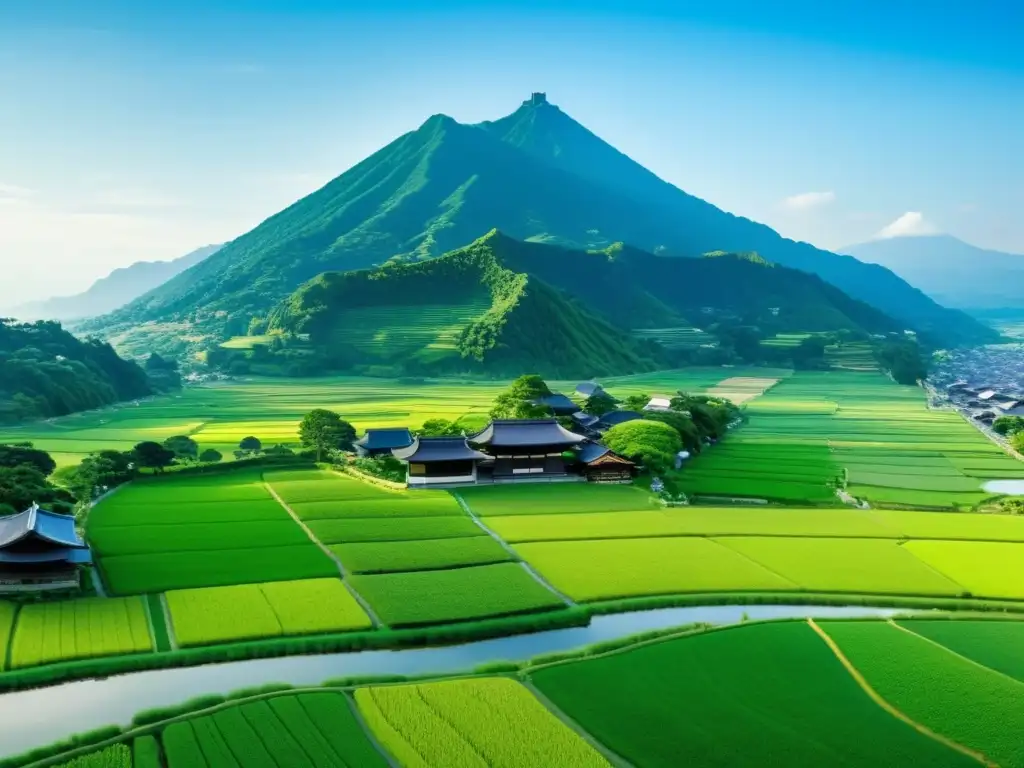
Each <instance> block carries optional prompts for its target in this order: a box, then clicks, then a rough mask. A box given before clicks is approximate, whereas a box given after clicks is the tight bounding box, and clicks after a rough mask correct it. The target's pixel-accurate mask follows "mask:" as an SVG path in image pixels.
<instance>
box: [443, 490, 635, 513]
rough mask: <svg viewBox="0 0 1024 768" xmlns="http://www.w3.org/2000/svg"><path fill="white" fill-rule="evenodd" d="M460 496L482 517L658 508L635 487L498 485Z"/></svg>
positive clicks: (463, 493) (464, 492) (465, 491)
mask: <svg viewBox="0 0 1024 768" xmlns="http://www.w3.org/2000/svg"><path fill="white" fill-rule="evenodd" d="M459 494H460V495H461V496H462V498H463V499H465V501H466V503H468V504H469V506H470V508H471V509H472V510H473V512H475V513H476V514H478V515H481V516H484V515H542V514H551V513H566V512H614V511H629V510H636V509H649V508H651V507H653V506H654V501H653V500H652V498H651V495H650V493H648V492H647V491H645V490H644V489H642V488H640V487H637V486H632V485H591V484H587V483H559V484H551V485H549V484H546V483H541V484H537V485H496V486H488V487H477V488H465V489H463V490H460V491H459Z"/></svg>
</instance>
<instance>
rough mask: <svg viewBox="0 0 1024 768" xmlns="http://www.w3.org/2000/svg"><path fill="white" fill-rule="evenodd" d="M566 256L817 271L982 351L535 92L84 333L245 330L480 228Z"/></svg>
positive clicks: (410, 153)
mask: <svg viewBox="0 0 1024 768" xmlns="http://www.w3.org/2000/svg"><path fill="white" fill-rule="evenodd" d="M495 228H497V229H500V230H501V231H502V232H504V233H505V234H507V235H509V236H511V237H514V238H516V239H519V240H527V241H536V242H547V243H554V244H558V245H563V246H568V247H574V248H583V249H586V248H605V247H607V246H608V245H609V244H611V243H613V242H619V241H621V242H625V243H628V244H629V245H631V246H634V247H636V248H639V249H642V250H644V251H648V252H650V253H655V254H659V255H667V256H699V255H701V254H703V253H706V252H709V251H732V252H747V251H756V252H758V253H759V254H760V255H761V256H763V257H764V258H765V259H767V260H769V261H771V262H774V263H778V264H781V265H785V266H789V267H795V268H797V269H802V270H805V271H808V272H815V273H817V274H818V275H820V276H821V277H822V278H824V279H825V280H827V281H828V282H830V283H832V284H833V285H835V286H837V287H839V288H841V289H842V290H843V291H845V292H846V293H848V294H849V295H850V296H852V297H854V298H857V299H861V300H862V301H865V302H867V303H869V304H871V305H873V306H874V307H876V308H878V309H880V310H882V311H883V312H885V313H887V314H889V315H891V316H893V317H895V318H898V319H899V320H900V322H901V323H903V324H905V327H908V328H914V329H916V330H918V331H923V332H931V333H933V334H934V335H935V336H937V337H940V338H941V339H942V340H943V341H944V342H946V343H956V342H959V341H967V342H973V341H979V340H987V339H990V338H993V337H994V333H993V332H992V331H991V329H989V328H986V327H985V326H983V325H981V324H980V323H978V322H977V321H976V320H974V319H973V318H970V317H968V316H967V315H964V314H962V313H960V312H957V311H953V310H947V309H945V308H943V307H941V306H939V305H938V304H936V303H935V302H934V301H932V300H931V299H929V298H928V297H927V296H925V295H924V294H922V293H921V292H920V291H918V290H916V289H915V288H913V287H911V286H910V285H908V284H907V283H906V282H904V281H903V280H901V279H900V278H898V277H897V276H896V275H894V274H893V273H892V272H890V271H888V270H886V269H884V268H882V267H879V266H874V265H866V264H863V263H861V262H859V261H857V260H856V259H854V258H852V257H849V256H840V255H837V254H834V253H829V252H827V251H822V250H819V249H817V248H814V247H813V246H811V245H808V244H806V243H797V242H794V241H792V240H787V239H785V238H783V237H781V236H780V235H779V234H778V233H776V232H775V231H773V230H772V229H770V228H768V227H766V226H764V225H762V224H758V223H756V222H753V221H750V220H748V219H744V218H740V217H737V216H733V215H732V214H729V213H726V212H724V211H722V210H720V209H718V208H716V207H715V206H713V205H711V204H709V203H706V202H704V201H703V200H700V199H698V198H696V197H693V196H691V195H688V194H686V193H685V192H683V191H681V190H679V189H677V188H676V187H673V186H672V185H670V184H668V183H667V182H665V181H662V180H661V179H659V178H658V177H657V176H655V175H654V174H653V173H651V172H650V171H648V170H646V169H645V168H643V167H642V166H640V165H638V164H637V163H635V162H634V161H632V160H630V159H629V158H628V157H626V156H625V155H623V154H622V153H620V152H619V151H618V150H616V149H615V148H614V147H611V146H610V145H608V144H606V143H605V142H604V141H602V140H601V139H599V138H598V137H597V136H595V135H594V134H592V133H591V132H590V131H588V130H587V129H586V128H584V127H583V126H582V125H580V124H579V123H577V122H576V121H575V120H573V119H572V118H570V117H569V116H568V115H566V114H565V113H563V112H562V111H561V110H559V109H558V108H557V107H555V106H553V105H551V104H550V103H548V102H547V100H546V99H545V98H544V96H543V94H535V95H534V96H533V97H532V98H531V99H529V100H527V101H526V102H524V103H523V105H522V106H521V107H520V108H519V109H518V110H516V112H514V113H513V114H512V115H510V116H508V117H506V118H503V119H501V120H498V121H495V122H489V123H483V124H481V125H463V124H460V123H457V122H456V121H455V120H453V119H452V118H450V117H447V116H445V115H435V116H434V117H431V118H430V119H429V120H427V121H426V122H425V123H424V124H423V125H422V126H420V128H419V129H417V130H415V131H413V132H411V133H407V134H405V135H404V136H402V137H400V138H398V139H396V140H395V141H393V142H392V143H391V144H389V145H387V146H386V147H384V148H383V149H381V150H380V151H378V152H376V153H375V154H373V155H372V156H370V157H369V158H367V159H366V160H364V161H362V162H361V163H359V164H358V165H356V166H355V167H353V168H351V169H350V170H348V171H346V172H345V173H343V174H342V175H341V176H339V177H338V178H336V179H334V180H333V181H331V182H329V183H328V184H327V185H325V186H324V187H323V188H321V189H319V190H317V191H316V192H313V193H312V194H310V195H308V196H307V197H305V198H303V199H302V200H299V201H298V202H296V203H295V204H293V205H291V206H290V207H288V208H287V209H285V210H283V211H281V212H280V213H277V214H275V215H274V216H272V217H270V218H269V219H267V220H266V221H264V222H263V223H262V224H260V225H259V226H258V227H256V228H255V229H254V230H252V231H251V232H248V233H246V234H244V235H242V236H241V237H239V238H237V239H236V240H234V241H232V242H231V243H228V244H227V245H226V246H225V247H224V248H223V249H222V250H221V251H219V252H218V253H217V254H215V255H214V256H212V257H211V258H209V259H207V260H206V261H205V262H203V263H202V264H200V265H198V266H196V267H194V268H193V269H190V270H188V271H187V272H184V273H183V274H181V275H178V276H177V277H176V278H174V279H172V280H170V281H169V282H167V283H166V284H165V285H162V286H160V287H159V288H157V289H156V290H153V291H151V292H150V293H149V294H147V295H145V296H143V297H142V298H140V299H139V300H137V301H135V302H133V303H132V304H131V305H129V306H128V307H125V308H124V309H122V310H119V311H118V312H116V313H114V314H112V315H110V316H108V317H106V318H102V319H100V320H99V321H96V322H94V323H91V324H90V328H91V329H93V330H99V331H105V332H108V333H111V332H114V331H124V330H125V329H128V330H129V331H130V330H131V329H134V328H138V327H139V325H140V324H142V323H146V322H148V321H165V320H184V319H186V318H195V317H196V316H197V310H199V313H198V314H199V316H200V317H202V318H205V319H203V320H201V322H202V323H204V324H205V326H206V329H207V330H208V331H210V332H211V333H214V334H224V333H225V331H226V330H231V331H234V332H236V333H237V332H244V329H245V328H247V327H248V324H249V321H250V319H252V318H253V317H258V316H262V315H264V314H265V313H266V312H267V311H268V310H269V308H270V307H272V306H273V305H274V304H275V303H276V302H277V301H279V300H280V299H282V298H283V297H285V296H287V295H288V294H290V293H291V292H292V291H293V290H295V288H296V287H297V286H298V285H300V284H302V283H304V282H305V281H307V280H309V279H311V278H313V277H315V276H316V275H318V274H320V273H321V272H324V271H328V270H350V269H359V268H364V267H369V266H373V265H376V264H381V263H383V262H385V261H387V260H389V259H391V258H392V257H398V258H400V259H403V260H419V259H424V258H430V257H435V256H439V255H441V254H442V253H445V252H447V251H449V250H452V249H454V248H458V247H460V246H462V245H464V244H465V243H467V242H470V241H472V240H473V239H475V238H478V237H480V236H481V235H483V234H484V233H486V232H488V231H490V230H491V229H495Z"/></svg>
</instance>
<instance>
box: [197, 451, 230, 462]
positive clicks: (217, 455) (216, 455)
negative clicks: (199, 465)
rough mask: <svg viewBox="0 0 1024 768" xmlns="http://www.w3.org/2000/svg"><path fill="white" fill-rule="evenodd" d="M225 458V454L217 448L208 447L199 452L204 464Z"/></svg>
mask: <svg viewBox="0 0 1024 768" xmlns="http://www.w3.org/2000/svg"><path fill="white" fill-rule="evenodd" d="M223 458H224V454H222V453H221V452H220V451H218V450H217V449H216V448H207V449H206V450H205V451H203V452H202V453H201V454H199V460H200V461H201V462H203V463H204V464H216V463H218V462H219V461H221V460H222V459H223Z"/></svg>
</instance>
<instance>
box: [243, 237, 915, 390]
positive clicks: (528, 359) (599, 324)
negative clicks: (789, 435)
mask: <svg viewBox="0 0 1024 768" xmlns="http://www.w3.org/2000/svg"><path fill="white" fill-rule="evenodd" d="M263 323H264V321H262V320H257V324H260V325H261V327H260V330H261V331H266V332H268V333H269V334H270V335H269V337H268V338H270V339H274V340H275V342H274V346H276V347H277V349H276V350H272V351H267V350H266V349H264V350H263V351H262V352H261V353H260V355H261V356H262V357H264V358H267V357H274V356H275V355H276V356H277V357H278V359H281V360H286V359H288V358H289V357H290V358H291V359H292V360H293V361H294V360H300V361H301V360H302V359H303V358H306V362H307V363H310V362H311V361H310V358H312V360H315V361H316V362H315V363H313V364H309V365H307V366H306V367H308V368H309V369H310V370H323V369H324V367H327V368H330V369H335V370H353V369H355V370H358V369H360V368H361V367H362V368H365V367H366V366H373V365H387V366H390V367H391V368H390V370H388V371H387V372H388V373H392V374H397V373H441V372H461V371H481V372H486V373H489V374H492V375H505V374H513V373H516V372H521V371H523V370H536V371H539V372H542V373H545V374H547V375H565V376H569V375H608V374H624V373H634V372H637V371H642V370H646V369H649V368H650V367H652V366H655V365H659V364H660V365H665V364H669V365H672V364H681V363H685V362H688V360H686V359H683V358H682V357H680V356H679V355H678V354H670V352H669V350H666V349H664V348H662V347H660V346H659V345H657V344H655V343H653V342H651V341H649V340H645V341H640V340H639V339H638V338H637V337H636V336H635V335H634V332H635V331H637V330H638V329H645V328H654V327H657V328H666V327H673V326H677V327H690V328H692V327H694V326H697V325H700V326H702V327H707V328H710V329H712V331H713V332H714V333H716V334H720V335H721V336H722V337H725V336H726V334H727V333H728V332H730V331H732V330H735V329H737V328H743V329H745V330H747V331H749V332H750V333H751V334H754V335H755V336H756V337H759V338H767V337H771V336H773V335H775V334H777V333H786V332H790V333H792V332H802V333H816V332H817V333H830V332H842V333H845V334H847V335H853V336H857V337H861V338H867V337H868V336H869V335H872V334H875V335H877V334H894V333H900V332H901V328H900V325H899V323H897V322H896V321H894V320H892V319H891V318H889V317H887V316H886V315H884V314H882V313H881V312H879V311H878V310H875V309H873V308H872V307H869V306H868V305H866V304H864V303H862V302H859V301H856V300H854V299H851V298H849V297H848V296H846V295H845V294H843V293H842V291H839V290H838V289H836V288H834V287H832V286H830V285H828V284H827V283H825V282H824V281H822V280H821V279H820V278H818V277H816V276H814V275H808V274H806V273H804V272H799V271H797V270H792V269H787V268H785V267H779V266H776V265H773V264H771V263H769V262H767V261H765V260H764V259H761V258H760V257H758V256H757V255H756V254H709V255H707V256H705V257H703V258H699V259H674V258H669V257H659V256H654V255H652V254H649V253H644V252H642V251H638V250H636V249H632V248H627V247H624V246H621V245H614V246H611V247H609V248H607V249H604V250H602V251H589V252H586V251H577V250H571V249H566V248H562V247H559V246H552V245H542V244H538V243H524V242H521V241H518V240H515V239H513V238H511V237H508V236H506V235H504V234H502V233H500V232H497V231H493V232H491V233H489V234H487V235H486V236H484V237H482V238H480V239H478V240H476V241H474V242H473V243H471V244H470V245H468V246H466V247H464V248H460V249H457V250H455V251H453V252H451V253H448V254H446V255H444V256H441V257H439V258H437V259H431V260H427V261H421V262H414V263H397V262H392V263H389V264H387V265H384V266H382V267H379V268H376V269H371V270H360V271H353V272H328V273H324V274H322V275H320V276H318V277H317V278H315V279H314V280H312V281H310V282H309V283H307V284H306V285H304V286H303V287H302V288H300V289H299V290H298V291H296V292H295V293H294V294H293V295H292V296H291V297H289V298H288V299H287V300H285V301H283V302H282V303H281V304H279V305H278V306H277V307H276V308H275V309H274V310H273V312H271V314H270V316H269V317H268V318H267V320H266V321H265V327H263ZM711 338H714V337H711ZM752 354H757V350H756V349H755V350H754V351H753V353H752ZM754 361H756V360H754ZM292 372H298V371H292Z"/></svg>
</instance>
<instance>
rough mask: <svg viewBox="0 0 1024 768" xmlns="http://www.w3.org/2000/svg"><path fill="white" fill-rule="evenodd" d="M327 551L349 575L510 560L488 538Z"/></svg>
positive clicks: (375, 544)
mask: <svg viewBox="0 0 1024 768" xmlns="http://www.w3.org/2000/svg"><path fill="white" fill-rule="evenodd" d="M478 530H479V529H478ZM330 549H331V551H332V552H334V554H336V555H337V556H338V557H339V558H340V559H341V562H342V564H343V565H344V566H345V568H346V569H348V570H349V571H351V572H352V573H390V572H393V571H425V570H435V569H442V568H454V567H461V566H466V565H485V564H487V563H501V562H505V561H508V560H511V559H512V555H510V554H509V552H508V550H506V549H505V548H504V547H503V546H501V544H499V543H498V542H497V541H495V540H494V539H493V538H491V537H490V536H473V537H467V538H459V539H420V540H417V541H385V542H363V543H358V544H336V545H334V546H332V547H331V548H330Z"/></svg>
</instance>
